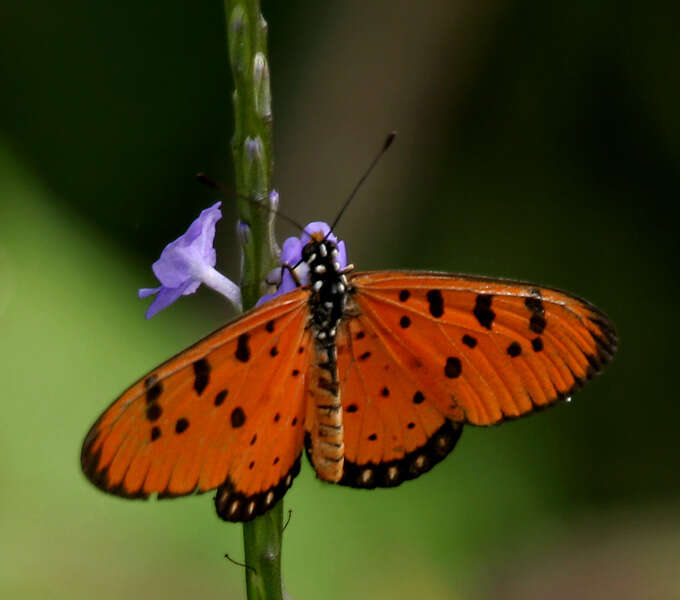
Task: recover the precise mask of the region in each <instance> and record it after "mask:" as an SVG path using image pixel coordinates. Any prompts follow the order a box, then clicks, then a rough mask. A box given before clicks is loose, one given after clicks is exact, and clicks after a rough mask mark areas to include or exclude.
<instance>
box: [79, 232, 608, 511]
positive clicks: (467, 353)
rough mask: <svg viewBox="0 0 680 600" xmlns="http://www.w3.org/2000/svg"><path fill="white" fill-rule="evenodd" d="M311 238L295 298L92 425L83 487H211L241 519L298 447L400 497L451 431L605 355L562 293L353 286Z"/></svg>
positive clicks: (339, 473)
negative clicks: (397, 489)
mask: <svg viewBox="0 0 680 600" xmlns="http://www.w3.org/2000/svg"><path fill="white" fill-rule="evenodd" d="M310 233H311V235H310V236H308V238H307V241H306V242H305V244H304V246H303V247H302V249H301V252H302V261H303V263H302V266H305V267H306V268H307V269H308V270H307V273H308V284H307V285H302V286H300V287H297V288H296V289H294V290H292V291H290V292H287V293H285V294H282V295H279V296H276V297H274V298H273V299H271V300H270V301H269V302H267V303H265V304H263V305H261V306H258V307H257V308H255V309H253V310H250V311H248V312H246V313H245V314H243V315H241V316H240V317H238V318H237V319H235V320H234V321H232V322H231V323H229V324H227V325H225V326H224V327H222V328H221V329H219V330H218V331H216V332H214V333H213V334H211V335H209V336H208V337H206V338H205V339H203V340H201V341H200V342H198V343H197V344H195V345H194V346H192V347H190V348H188V349H186V350H184V351H183V352H182V353H180V354H178V355H177V356H175V357H174V358H172V359H170V360H169V361H167V362H165V363H164V364H162V365H161V366H159V367H158V368H156V369H154V370H153V371H152V372H151V373H149V374H148V375H146V376H145V377H143V378H142V379H141V380H139V381H138V382H137V383H135V384H134V385H133V386H132V387H130V388H129V389H128V390H126V391H125V392H124V393H123V394H122V395H121V396H120V397H119V398H118V399H117V400H116V401H115V402H114V403H113V404H112V405H111V406H110V407H109V408H108V409H107V410H106V412H104V414H103V415H102V416H101V417H100V419H99V420H98V421H97V422H96V423H95V424H94V426H93V427H92V429H91V430H90V432H89V434H88V435H87V438H86V439H85V442H84V446H83V450H82V467H83V470H84V472H85V473H86V475H87V476H88V477H89V479H90V480H91V481H92V482H93V483H95V484H96V485H97V486H98V487H100V488H101V489H103V490H105V491H107V492H109V493H112V494H117V495H120V496H125V497H129V498H145V497H147V496H148V495H150V494H153V493H158V495H159V497H172V496H179V495H184V494H191V493H193V492H206V491H208V490H212V489H215V488H217V495H216V498H215V504H216V508H217V512H218V514H219V516H220V517H222V518H223V519H225V520H229V521H247V520H250V519H252V518H254V517H256V516H257V515H260V514H262V513H264V512H265V511H267V510H268V509H270V508H271V507H272V506H273V505H274V504H275V503H276V502H277V501H278V500H279V499H280V498H281V497H282V496H283V495H284V494H285V493H286V491H287V490H288V488H289V487H290V485H291V483H292V481H293V478H294V477H295V476H296V475H297V474H298V472H299V469H300V458H301V454H302V449H303V446H304V447H305V449H306V451H307V455H308V457H309V459H310V460H311V463H312V465H313V466H314V469H315V470H316V473H317V475H318V477H320V478H321V479H323V480H325V481H329V482H333V483H339V484H341V485H348V486H352V487H359V488H374V487H376V486H380V487H391V486H396V485H399V484H400V483H402V482H403V481H405V480H407V479H413V478H415V477H418V476H419V475H421V474H422V473H425V472H426V471H428V470H430V469H431V468H432V467H433V466H434V465H435V464H437V463H438V462H439V461H441V460H442V459H443V458H444V457H445V456H446V455H447V454H448V453H449V452H451V450H453V448H454V446H455V445H456V442H457V441H458V438H459V437H460V434H461V430H462V427H463V425H464V424H470V425H492V424H495V423H499V422H501V421H503V420H506V419H513V418H517V417H520V416H522V415H525V414H528V413H531V412H533V411H534V410H537V409H540V408H544V407H546V406H549V405H551V404H553V403H555V402H557V401H558V400H564V399H566V398H568V397H569V396H570V395H571V394H572V393H573V392H574V391H575V390H577V389H579V388H580V387H581V386H582V385H583V384H584V382H585V381H586V380H587V379H589V378H591V377H592V376H593V375H594V374H595V373H597V372H599V371H600V370H601V369H602V368H603V366H604V365H605V364H606V363H607V362H609V361H610V360H611V358H612V356H613V354H614V352H615V350H616V344H617V338H616V333H615V330H614V327H613V325H612V324H611V323H610V322H609V320H608V319H607V317H606V316H605V315H604V314H603V313H601V312H600V311H599V310H598V309H597V308H595V307H594V306H593V305H592V304H589V303H588V302H586V301H584V300H581V299H579V298H576V297H574V296H571V295H569V294H567V293H564V292H560V291H558V290H555V289H551V288H545V287H540V286H536V285H532V284H528V283H522V282H517V281H506V280H501V279H487V278H483V277H470V276H464V275H451V274H444V273H430V272H422V271H404V272H400V271H376V272H366V273H351V272H350V271H351V269H352V267H351V266H349V267H343V266H342V265H341V264H340V261H339V260H338V254H339V250H338V244H337V243H336V242H335V241H334V239H333V238H331V237H330V236H329V235H328V233H327V232H325V231H322V230H317V231H311V232H310ZM342 250H343V251H344V247H343V248H342ZM213 264H214V262H213ZM159 289H160V288H159Z"/></svg>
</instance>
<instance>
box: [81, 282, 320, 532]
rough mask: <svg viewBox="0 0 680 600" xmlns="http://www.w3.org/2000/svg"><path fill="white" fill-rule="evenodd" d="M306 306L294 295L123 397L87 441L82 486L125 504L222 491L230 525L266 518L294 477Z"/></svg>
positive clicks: (221, 508) (221, 506) (301, 294)
mask: <svg viewBox="0 0 680 600" xmlns="http://www.w3.org/2000/svg"><path fill="white" fill-rule="evenodd" d="M307 297H308V292H307V291H306V290H303V289H300V290H296V291H293V292H291V293H289V294H285V295H283V296H280V297H279V298H276V299H274V300H273V301H271V302H269V303H267V304H265V305H263V306H261V307H258V308H256V309H254V310H252V311H250V312H248V313H245V314H244V315H242V316H241V317H240V318H238V319H236V320H235V321H233V322H232V323H230V324H228V325H226V326H225V327H223V328H222V329H220V330H218V331H216V332H215V333H213V334H211V335H210V336H208V337H206V338H205V339H203V340H201V341H200V342H198V343H197V344H195V345H194V346H192V347H190V348H188V349H187V350H185V351H184V352H182V353H181V354H179V355H177V356H175V357H174V358H172V359H170V360H168V361H167V362H165V363H164V364H162V365H161V366H159V367H158V368H157V369H154V370H153V371H152V372H151V373H149V374H148V375H147V376H146V377H144V378H142V379H141V380H139V381H138V382H137V383H135V384H134V385H133V386H132V387H130V388H129V389H128V390H126V391H125V392H124V393H123V394H122V395H121V396H120V397H119V398H118V399H117V400H116V401H115V402H114V403H113V404H112V405H111V406H110V407H109V408H108V409H107V410H106V412H104V414H103V415H102V416H101V417H100V418H99V420H98V421H97V422H96V423H95V424H94V426H93V427H92V429H91V430H90V432H89V434H88V435H87V437H86V439H85V442H84V444H83V450H82V455H81V463H82V467H83V471H84V472H85V474H86V475H87V477H88V478H89V479H90V480H91V481H92V482H93V483H94V484H95V485H97V486H98V487H100V488H101V489H103V490H104V491H107V492H109V493H113V494H117V495H121V496H125V497H147V496H148V495H149V494H152V493H154V492H157V493H158V494H159V497H171V496H178V495H184V494H190V493H192V492H195V491H196V492H205V491H207V490H210V489H213V488H216V487H218V486H219V490H218V494H217V498H216V504H217V510H218V514H220V516H221V517H222V518H224V519H227V520H233V521H243V520H248V519H251V518H253V517H255V516H257V515H258V514H261V513H263V512H265V511H266V510H268V509H269V508H271V506H272V505H273V504H274V503H275V502H276V500H278V499H279V498H280V497H281V496H283V494H284V493H285V492H286V490H287V489H288V487H289V486H290V484H291V482H292V479H293V478H294V477H295V475H297V473H298V471H299V460H300V453H301V449H302V445H303V435H304V434H303V421H304V409H305V406H304V390H303V387H304V379H303V377H301V376H299V374H300V373H304V372H305V371H306V369H307V364H306V362H305V361H308V360H309V353H308V352H299V349H300V348H306V347H307V346H308V344H309V333H308V331H307V330H306V329H305V325H306V318H307V306H306V302H307ZM293 373H296V374H297V375H294V374H293Z"/></svg>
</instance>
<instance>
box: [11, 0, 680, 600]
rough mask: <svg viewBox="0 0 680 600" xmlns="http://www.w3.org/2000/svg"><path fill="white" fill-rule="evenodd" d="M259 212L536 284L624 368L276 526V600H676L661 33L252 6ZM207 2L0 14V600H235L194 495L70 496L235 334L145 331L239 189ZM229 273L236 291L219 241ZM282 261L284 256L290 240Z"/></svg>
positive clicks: (651, 21) (214, 16) (164, 325)
mask: <svg viewBox="0 0 680 600" xmlns="http://www.w3.org/2000/svg"><path fill="white" fill-rule="evenodd" d="M264 12H265V16H266V17H267V19H268V21H269V25H270V52H271V69H272V88H273V101H274V118H275V126H274V130H275V148H276V173H275V179H276V187H277V189H278V190H279V192H280V194H281V200H282V203H281V206H282V210H284V211H286V212H287V213H288V214H290V215H291V216H292V217H294V218H296V219H298V220H300V221H310V220H317V219H324V220H331V219H332V218H333V216H334V215H335V213H336V211H337V210H338V208H339V206H340V204H341V203H342V201H343V199H344V198H345V197H346V196H347V194H348V192H349V190H350V189H351V188H352V186H353V185H354V183H355V181H356V179H357V177H358V175H359V173H360V172H361V171H362V170H363V169H364V168H365V167H366V166H367V164H368V162H369V160H370V158H371V156H372V155H373V153H374V152H375V150H376V149H377V147H378V146H379V144H380V143H381V142H382V140H383V137H384V135H385V133H386V132H387V131H390V130H392V129H397V130H399V132H400V135H399V137H398V139H397V143H396V144H395V146H394V148H393V149H392V150H390V152H389V154H388V155H387V156H386V157H385V159H384V161H383V163H382V164H381V165H380V167H379V168H378V169H377V171H376V172H375V174H374V175H372V176H371V178H370V180H369V182H368V183H367V184H366V186H365V188H364V189H363V190H362V192H361V194H360V197H359V198H358V199H357V200H356V201H355V203H354V205H353V206H352V207H351V209H350V210H349V212H348V213H347V215H346V217H345V218H344V219H343V222H342V223H341V226H340V230H339V233H340V234H341V236H342V237H343V238H344V239H346V240H347V242H348V245H349V249H350V256H351V258H352V261H353V262H354V263H355V264H357V265H358V266H359V267H360V268H361V269H369V268H394V267H402V268H403V267H410V268H424V269H442V270H449V271H461V272H469V273H480V274H487V275H497V276H505V277H514V278H522V279H528V280H535V281H537V282H542V283H544V284H550V285H554V286H557V287H561V288H565V289H568V290H572V291H573V292H575V293H578V294H580V295H583V296H585V297H587V298H589V299H590V300H592V301H593V302H595V303H596V304H598V305H599V306H600V307H602V308H603V309H604V310H605V311H606V312H607V313H608V314H609V315H610V316H611V318H612V319H613V321H614V322H615V323H616V324H617V326H618V328H619V333H620V337H621V340H622V342H621V348H620V351H619V354H618V356H617V359H616V361H615V362H614V363H613V364H612V365H611V367H610V368H609V369H608V370H607V372H606V373H605V375H604V376H602V377H599V378H598V379H597V380H596V381H594V382H593V383H592V384H591V385H590V386H588V388H587V389H586V390H585V391H583V392H582V393H579V394H578V395H577V396H576V397H575V398H574V401H573V402H572V403H571V404H570V405H565V406H561V407H559V408H556V409H554V410H551V411H547V412H545V413H542V414H540V415H538V416H536V417H533V418H529V419H525V420H522V421H518V422H514V423H511V424H508V425H504V426H502V427H499V428H492V429H488V430H475V429H472V428H468V429H466V431H465V434H464V435H463V438H462V440H461V443H460V444H459V446H458V448H457V449H456V451H455V452H454V453H453V454H452V455H451V456H450V457H449V458H448V459H447V460H446V461H444V462H443V463H442V464H441V465H440V466H438V467H437V468H436V469H434V470H433V471H432V472H431V473H429V474H427V475H425V476H424V477H422V478H420V479H418V480H416V481H413V482H409V483H407V484H405V485H403V486H401V487H400V488H397V489H393V490H382V491H373V492H363V491H358V490H351V489H346V488H340V487H334V486H329V485H324V484H322V483H320V482H318V481H317V480H316V479H315V478H314V476H313V472H312V470H311V469H310V468H309V467H308V466H305V468H304V469H303V471H302V474H301V475H300V477H299V478H298V480H297V481H296V484H295V485H294V486H293V489H292V490H291V491H290V492H289V494H288V495H287V496H286V508H291V509H292V510H293V515H292V520H291V522H290V525H289V527H288V529H287V530H286V533H285V540H284V541H285V543H284V557H283V565H284V573H285V581H286V586H287V589H288V591H289V593H290V594H291V596H292V598H294V599H296V600H300V599H303V598H306V599H311V598H328V599H331V600H334V599H340V598H348V597H352V598H371V599H377V598H381V599H382V598H385V599H387V598H410V597H417V598H428V599H429V598H431V599H435V600H437V599H450V598H451V599H492V598H493V599H497V598H508V599H512V600H514V599H526V598H557V599H562V598H565V599H566V598H570V599H571V598H574V597H578V598H581V599H587V600H590V599H596V598H597V599H601V598H617V599H628V598H630V599H633V598H635V599H637V598H657V599H666V598H668V599H671V598H678V597H680V575H679V574H678V570H677V560H678V556H680V510H679V505H678V500H679V499H680V469H679V468H678V464H679V461H678V458H679V455H680V453H679V451H678V449H679V447H680V444H679V442H678V432H677V424H678V422H680V402H679V401H678V392H677V385H676V384H675V383H674V380H673V376H674V375H675V373H674V371H675V369H676V368H677V366H676V365H675V360H676V357H677V347H678V344H677V339H678V334H680V332H679V331H678V326H677V319H676V302H677V298H678V292H679V290H678V287H679V285H678V283H679V281H678V277H677V267H676V264H675V258H676V255H677V249H678V238H677V226H676V223H677V217H678V209H677V199H678V191H679V188H680V108H679V107H680V93H679V92H680V70H679V69H678V59H680V52H679V46H678V43H677V26H676V24H677V23H678V21H679V19H680V5H677V4H668V3H663V4H662V3H656V2H653V1H652V2H646V3H625V2H624V3H621V2H614V1H605V2H593V1H592V0H574V1H573V2H569V3H544V2H540V1H538V0H533V1H525V2H522V1H513V0H505V1H504V0H492V1H484V0H482V1H480V2H472V1H468V2H451V1H450V0H428V1H425V2H420V3H415V2H406V1H398V2H395V1H387V0H381V1H374V2H369V3H366V2H361V1H359V0H348V1H345V2H342V3H323V2H317V3H311V2H301V1H299V0H291V1H288V2H285V3H283V2H278V3H275V2H265V3H264ZM223 22H224V17H223V6H222V4H221V3H220V2H219V1H217V0H211V1H207V0H204V1H201V2H188V1H186V0H184V1H182V0H167V1H166V2H164V3H158V2H145V3H140V2H135V1H133V0H119V1H118V2H115V3H102V2H98V3H92V2H85V1H84V0H62V1H61V2H50V1H48V0H33V1H29V2H26V1H19V0H3V2H2V6H1V7H0V336H1V337H0V374H1V375H2V381H3V382H4V386H3V394H2V400H1V405H0V406H2V414H1V417H0V596H1V597H3V598H5V597H6V598H48V597H49V598H93V597H97V598H99V599H100V600H105V599H109V598H137V597H144V598H164V599H172V598H186V597H198V596H199V595H200V596H201V597H205V598H241V597H243V596H244V590H243V583H242V580H243V573H242V570H241V568H239V567H236V566H234V565H232V564H230V563H228V562H227V561H226V560H225V559H224V558H223V555H224V553H225V552H228V553H230V555H231V556H233V557H235V558H239V557H241V556H242V542H241V527H240V526H238V525H232V524H225V523H222V522H220V521H219V520H218V519H217V517H216V516H215V514H214V511H213V507H212V502H211V499H210V495H203V496H196V497H191V498H185V499H178V500H173V501H163V502H156V501H155V500H152V501H149V502H132V501H124V500H120V499H118V498H113V497H108V496H106V495H104V494H102V493H100V492H99V491H97V490H96V489H95V488H94V487H92V486H91V485H90V484H89V483H88V482H87V481H86V480H85V478H84V477H83V476H82V475H81V473H80V469H79V463H78V456H79V450H80V444H81V441H82V438H83V436H84V435H85V433H86V431H87V430H88V428H89V426H90V425H91V423H92V422H93V420H94V419H95V418H96V417H97V416H98V414H99V413H100V412H101V411H102V410H103V409H104V408H105V407H106V406H107V405H108V403H109V402H110V401H111V400H112V398H113V397H114V396H115V395H116V394H117V393H119V392H120V391H121V390H122V389H123V388H124V387H125V386H126V385H127V384H129V383H131V382H132V381H133V380H134V379H136V378H137V377H138V376H140V375H142V374H143V373H144V372H146V371H147V370H149V369H150V368H152V367H153V366H155V365H156V364H157V363H158V362H160V361H161V360H162V359H164V358H166V357H167V356H169V355H172V354H174V353H175V352H177V351H178V350H180V349H181V348H183V347H184V346H186V345H188V344H189V343H190V342H192V341H194V340H195V339H197V338H198V337H199V336H202V335H203V334H205V333H207V332H209V331H211V330H212V329H214V328H216V327H217V326H219V325H220V324H222V323H224V322H225V321H226V320H227V319H228V318H230V317H231V316H232V315H231V313H230V312H229V311H228V310H227V309H226V308H225V304H224V302H223V301H222V300H220V298H219V297H217V296H216V295H215V294H213V293H211V292H210V291H209V290H201V291H200V292H199V293H198V294H197V295H196V296H192V297H190V298H188V299H186V300H184V301H182V302H180V303H178V304H177V305H175V306H173V307H172V308H170V309H168V310H166V311H164V312H163V313H161V314H160V315H159V316H157V317H155V318H154V319H152V320H151V321H149V322H146V321H145V320H144V319H143V314H144V310H145V306H146V303H145V302H142V301H140V300H138V299H137V298H136V289H137V288H139V287H146V286H151V285H153V284H154V279H153V277H152V275H151V271H150V264H151V262H152V261H153V260H155V259H156V257H157V256H158V254H159V253H160V250H161V249H162V248H163V246H164V244H166V243H167V242H168V241H170V240H172V239H174V238H175V237H177V235H178V234H180V233H182V232H183V231H184V230H185V228H186V227H187V225H188V224H189V223H190V222H191V220H193V219H194V218H195V216H196V215H197V214H198V212H199V211H200V210H201V209H203V208H205V207H206V206H208V205H210V204H212V203H213V202H214V201H215V200H216V197H215V195H214V193H212V192H211V191H209V190H206V189H204V188H202V187H201V186H200V185H198V184H197V183H196V182H195V181H194V174H195V173H196V172H197V171H199V170H203V171H206V172H208V173H210V174H211V175H212V176H213V177H214V178H215V179H218V180H221V181H225V182H226V183H227V185H228V184H229V183H230V182H231V173H230V168H231V167H230V153H229V146H228V142H229V137H230V135H231V128H232V125H231V123H232V118H231V106H230V90H231V82H230V77H229V73H228V68H227V61H226V54H225V52H226V51H225V41H224V25H223ZM224 212H225V218H224V219H223V220H222V221H221V222H220V224H219V227H218V238H217V246H218V266H220V267H221V268H222V270H223V271H224V272H225V273H227V274H229V275H231V276H232V277H237V276H238V269H239V257H238V256H237V253H236V245H235V241H234V237H235V235H234V230H235V227H234V224H235V220H234V219H235V217H234V215H235V209H234V207H233V205H232V203H231V202H230V201H229V200H228V199H227V200H225V202H224ZM279 228H280V230H279V234H280V237H281V238H283V237H284V236H286V235H291V234H293V233H294V231H293V230H291V229H290V228H289V227H288V226H287V225H286V224H285V223H283V222H282V223H280V224H279Z"/></svg>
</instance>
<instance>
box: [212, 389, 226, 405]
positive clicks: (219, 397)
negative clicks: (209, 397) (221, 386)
mask: <svg viewBox="0 0 680 600" xmlns="http://www.w3.org/2000/svg"><path fill="white" fill-rule="evenodd" d="M228 393H229V390H221V391H219V392H217V394H216V395H215V402H214V404H215V406H220V405H221V404H222V403H223V402H224V401H225V400H226V398H227V394H228Z"/></svg>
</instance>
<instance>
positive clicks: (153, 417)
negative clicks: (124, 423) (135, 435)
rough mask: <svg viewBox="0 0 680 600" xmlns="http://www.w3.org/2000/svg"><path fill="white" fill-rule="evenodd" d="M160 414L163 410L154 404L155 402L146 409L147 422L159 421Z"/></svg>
mask: <svg viewBox="0 0 680 600" xmlns="http://www.w3.org/2000/svg"><path fill="white" fill-rule="evenodd" d="M162 414H163V409H162V408H161V406H160V405H159V404H156V403H155V402H154V403H153V404H150V405H149V406H147V407H146V418H147V420H149V421H151V422H152V423H153V422H154V421H158V419H160V416H161V415H162Z"/></svg>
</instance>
